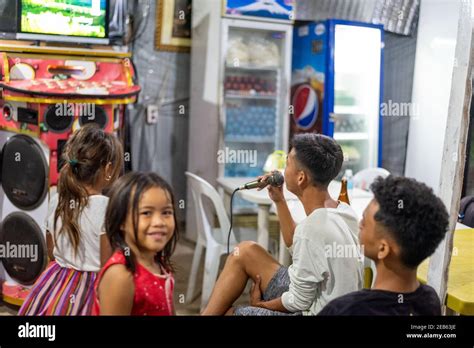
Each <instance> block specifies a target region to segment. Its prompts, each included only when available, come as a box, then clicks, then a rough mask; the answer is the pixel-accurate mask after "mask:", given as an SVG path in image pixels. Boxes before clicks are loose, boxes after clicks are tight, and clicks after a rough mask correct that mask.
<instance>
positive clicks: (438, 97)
mask: <svg viewBox="0 0 474 348" xmlns="http://www.w3.org/2000/svg"><path fill="white" fill-rule="evenodd" d="M460 6H461V2H460V1H459V0H424V1H422V2H421V7H420V18H419V23H418V38H417V47H416V58H415V75H414V80H413V94H412V103H413V105H414V106H415V108H416V110H417V111H418V115H417V117H411V119H410V128H409V134H408V147H407V159H406V168H405V175H406V176H409V177H413V178H416V179H417V180H420V181H423V182H425V183H426V184H428V185H429V186H431V187H432V188H433V189H434V190H435V192H438V189H439V183H440V173H441V162H442V155H443V145H444V141H445V131H446V124H447V122H449V114H448V107H449V98H450V93H451V81H452V74H453V66H454V64H455V59H454V57H455V47H456V39H457V35H458V20H459V13H460Z"/></svg>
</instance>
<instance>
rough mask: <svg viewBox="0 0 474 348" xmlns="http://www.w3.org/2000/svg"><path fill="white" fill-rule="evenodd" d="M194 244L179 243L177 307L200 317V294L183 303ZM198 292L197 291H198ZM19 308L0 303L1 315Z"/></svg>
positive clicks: (180, 312) (242, 300)
mask: <svg viewBox="0 0 474 348" xmlns="http://www.w3.org/2000/svg"><path fill="white" fill-rule="evenodd" d="M193 252H194V244H193V243H192V242H189V241H187V240H185V239H181V240H180V242H179V243H178V245H177V247H176V250H175V253H174V255H173V258H172V261H173V263H174V265H175V291H174V294H175V306H176V314H177V315H199V309H200V304H201V299H200V293H196V295H195V297H194V299H192V301H191V302H190V303H182V302H183V301H184V300H186V298H185V296H186V289H187V286H188V278H189V271H190V269H191V262H192V259H193ZM224 262H225V256H223V257H222V259H221V267H222V266H223V265H224ZM203 267H204V257H202V260H201V266H200V269H199V272H198V279H197V284H196V289H200V288H201V284H202V275H203ZM196 292H197V290H196ZM246 303H248V294H244V295H243V296H241V298H240V299H239V300H238V301H237V302H236V304H246ZM17 310H18V308H17V307H15V306H11V305H9V304H7V303H4V302H1V301H0V315H16V313H17Z"/></svg>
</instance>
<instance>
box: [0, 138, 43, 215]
mask: <svg viewBox="0 0 474 348" xmlns="http://www.w3.org/2000/svg"><path fill="white" fill-rule="evenodd" d="M0 157H1V167H2V171H1V174H2V187H3V191H4V192H5V194H6V195H7V197H8V199H9V200H10V201H11V202H12V203H13V204H14V205H15V206H16V207H17V208H20V209H23V210H31V209H34V208H36V207H37V206H39V205H40V204H41V203H42V202H43V200H44V198H45V196H46V193H47V189H48V183H47V180H48V162H47V161H46V158H45V156H44V153H43V150H42V149H41V147H40V146H39V145H38V144H37V143H36V142H35V141H34V140H33V139H32V138H30V137H29V136H26V135H23V134H17V135H14V136H12V137H11V138H9V139H8V140H7V142H6V143H5V145H4V146H3V150H2V154H1V156H0Z"/></svg>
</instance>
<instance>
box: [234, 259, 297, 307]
mask: <svg viewBox="0 0 474 348" xmlns="http://www.w3.org/2000/svg"><path fill="white" fill-rule="evenodd" d="M289 287H290V277H289V275H288V268H287V267H285V266H281V267H280V268H279V269H278V271H276V273H275V274H274V275H273V277H272V279H271V280H270V282H269V283H268V286H267V288H266V289H265V292H264V293H263V295H262V298H263V300H264V301H270V300H273V299H275V298H278V297H281V295H283V293H284V292H287V291H288V289H289ZM234 315H242V316H246V315H249V316H252V315H267V316H271V315H302V313H301V312H296V313H285V312H279V311H272V310H270V309H266V308H261V307H253V306H238V307H236V308H235V311H234Z"/></svg>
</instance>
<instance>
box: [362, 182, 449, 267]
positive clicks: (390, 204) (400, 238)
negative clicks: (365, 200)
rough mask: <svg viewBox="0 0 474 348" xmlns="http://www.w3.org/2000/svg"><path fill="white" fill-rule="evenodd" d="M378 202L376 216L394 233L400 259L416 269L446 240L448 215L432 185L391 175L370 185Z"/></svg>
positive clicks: (380, 222)
mask: <svg viewBox="0 0 474 348" xmlns="http://www.w3.org/2000/svg"><path fill="white" fill-rule="evenodd" d="M370 189H371V190H372V192H373V193H374V198H375V200H376V201H377V203H378V205H379V210H378V211H377V213H375V216H374V219H375V221H376V222H377V224H380V225H381V226H383V227H385V229H386V230H387V231H388V233H390V235H392V236H393V238H394V239H395V241H396V243H397V244H398V245H399V246H400V249H401V254H400V258H401V262H402V263H403V264H404V265H405V266H406V267H409V268H416V267H417V266H418V265H419V264H420V263H421V262H422V261H423V260H424V259H426V258H427V257H428V256H430V255H431V254H432V253H433V252H434V251H435V249H436V247H437V246H438V244H439V243H440V242H441V241H442V240H443V238H444V235H445V233H446V231H447V229H448V223H449V216H448V212H447V211H446V207H445V206H444V204H443V202H442V201H441V199H439V198H438V197H437V196H436V195H435V194H434V193H433V190H432V189H431V188H429V187H428V186H426V185H425V184H423V183H421V182H418V181H416V180H414V179H410V178H405V177H399V176H398V177H397V176H393V175H390V176H388V177H387V178H385V179H382V178H381V177H379V178H377V179H376V180H375V181H374V183H372V185H371V186H370Z"/></svg>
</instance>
